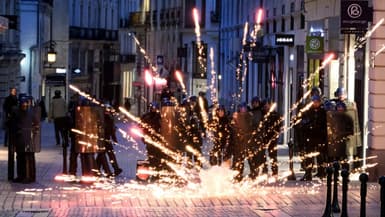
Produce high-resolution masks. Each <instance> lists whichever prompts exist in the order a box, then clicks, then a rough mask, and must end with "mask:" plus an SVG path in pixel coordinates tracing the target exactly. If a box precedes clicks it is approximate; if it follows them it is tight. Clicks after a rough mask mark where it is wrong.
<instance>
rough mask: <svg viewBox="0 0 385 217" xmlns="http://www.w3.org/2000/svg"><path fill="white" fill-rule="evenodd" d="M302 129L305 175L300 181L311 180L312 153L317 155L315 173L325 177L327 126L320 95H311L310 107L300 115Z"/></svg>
mask: <svg viewBox="0 0 385 217" xmlns="http://www.w3.org/2000/svg"><path fill="white" fill-rule="evenodd" d="M301 125H302V130H303V135H304V136H305V138H304V142H305V145H304V152H305V154H304V157H303V159H302V160H303V161H304V162H305V163H304V165H305V175H304V176H303V177H302V178H301V180H302V181H311V180H312V171H313V168H314V154H315V153H316V152H318V155H317V174H316V176H318V177H320V178H324V177H325V171H324V170H325V164H326V163H327V128H326V127H327V126H326V111H325V109H324V108H323V106H322V103H321V97H320V96H319V95H313V97H312V105H311V107H310V108H309V109H308V110H306V111H304V113H303V115H302V121H301Z"/></svg>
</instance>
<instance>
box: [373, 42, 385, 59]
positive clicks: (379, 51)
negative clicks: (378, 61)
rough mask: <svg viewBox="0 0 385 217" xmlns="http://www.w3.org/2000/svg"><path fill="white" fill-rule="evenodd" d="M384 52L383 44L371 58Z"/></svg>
mask: <svg viewBox="0 0 385 217" xmlns="http://www.w3.org/2000/svg"><path fill="white" fill-rule="evenodd" d="M384 50H385V44H383V45H382V47H381V48H380V49H379V50H378V51H377V52H376V53H374V55H373V58H374V57H376V56H377V55H378V54H380V53H382V52H383V51H384Z"/></svg>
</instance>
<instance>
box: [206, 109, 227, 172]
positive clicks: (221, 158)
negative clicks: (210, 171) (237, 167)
mask: <svg viewBox="0 0 385 217" xmlns="http://www.w3.org/2000/svg"><path fill="white" fill-rule="evenodd" d="M210 125H211V126H210V129H211V130H212V131H213V139H214V146H213V148H212V149H211V150H210V153H209V155H210V164H211V165H212V166H215V165H219V166H220V165H221V164H222V163H223V162H225V161H228V160H229V159H230V150H229V149H230V148H231V145H232V141H231V133H232V130H231V125H230V119H229V118H228V117H227V116H226V108H225V107H224V106H223V105H220V106H219V107H218V108H217V109H216V110H215V115H214V117H213V119H212V121H211V123H210Z"/></svg>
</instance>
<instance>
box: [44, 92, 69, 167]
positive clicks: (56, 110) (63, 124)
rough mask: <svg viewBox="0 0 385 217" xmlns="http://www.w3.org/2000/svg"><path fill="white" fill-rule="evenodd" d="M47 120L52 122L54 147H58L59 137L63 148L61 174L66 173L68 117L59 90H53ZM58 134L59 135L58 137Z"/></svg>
mask: <svg viewBox="0 0 385 217" xmlns="http://www.w3.org/2000/svg"><path fill="white" fill-rule="evenodd" d="M48 117H49V120H53V122H54V127H55V138H56V145H58V146H59V145H60V136H61V139H62V148H63V173H64V174H66V173H67V147H68V127H69V123H68V122H69V117H68V116H67V106H66V102H65V100H64V99H63V98H62V97H61V92H60V90H55V96H54V97H53V98H52V100H51V106H50V107H49V115H48ZM59 134H60V135H59Z"/></svg>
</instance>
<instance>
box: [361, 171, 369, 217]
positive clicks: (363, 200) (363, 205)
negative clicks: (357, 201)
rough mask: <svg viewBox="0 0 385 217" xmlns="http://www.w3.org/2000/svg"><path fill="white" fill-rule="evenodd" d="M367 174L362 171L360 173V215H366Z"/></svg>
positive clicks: (362, 216) (363, 216)
mask: <svg viewBox="0 0 385 217" xmlns="http://www.w3.org/2000/svg"><path fill="white" fill-rule="evenodd" d="M368 179H369V177H368V174H366V173H362V174H361V175H360V182H361V191H360V196H361V209H360V216H361V217H365V216H366V193H367V182H368Z"/></svg>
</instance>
